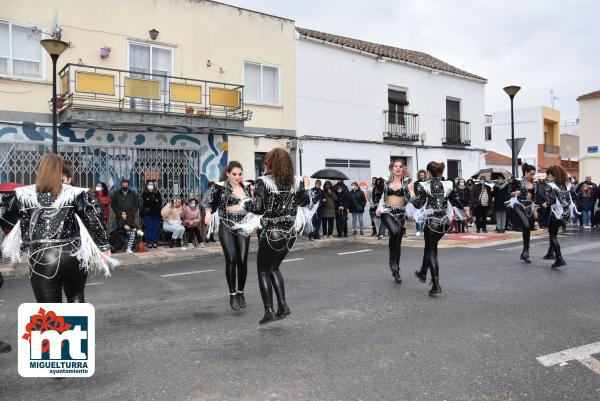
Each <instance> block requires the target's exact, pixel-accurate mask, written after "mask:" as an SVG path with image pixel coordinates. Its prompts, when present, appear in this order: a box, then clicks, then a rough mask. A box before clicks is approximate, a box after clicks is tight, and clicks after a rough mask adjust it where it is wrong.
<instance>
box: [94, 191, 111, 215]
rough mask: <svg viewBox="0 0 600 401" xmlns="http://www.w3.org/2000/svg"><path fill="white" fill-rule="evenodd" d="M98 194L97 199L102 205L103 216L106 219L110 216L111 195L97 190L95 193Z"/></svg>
mask: <svg viewBox="0 0 600 401" xmlns="http://www.w3.org/2000/svg"><path fill="white" fill-rule="evenodd" d="M94 195H95V196H96V200H97V201H98V203H99V204H100V205H102V218H103V219H104V220H105V221H106V220H108V217H109V216H110V210H108V206H109V205H110V195H108V194H106V195H105V194H103V193H101V192H96V193H95V194H94Z"/></svg>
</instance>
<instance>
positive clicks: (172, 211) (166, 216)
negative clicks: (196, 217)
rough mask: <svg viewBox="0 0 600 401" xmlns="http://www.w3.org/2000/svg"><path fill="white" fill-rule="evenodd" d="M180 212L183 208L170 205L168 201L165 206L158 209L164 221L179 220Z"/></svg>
mask: <svg viewBox="0 0 600 401" xmlns="http://www.w3.org/2000/svg"><path fill="white" fill-rule="evenodd" d="M182 212H183V209H182V208H181V207H175V206H171V204H170V203H168V204H167V205H166V206H165V207H163V208H162V210H161V211H160V215H161V217H162V219H163V221H166V222H170V221H179V220H181V213H182Z"/></svg>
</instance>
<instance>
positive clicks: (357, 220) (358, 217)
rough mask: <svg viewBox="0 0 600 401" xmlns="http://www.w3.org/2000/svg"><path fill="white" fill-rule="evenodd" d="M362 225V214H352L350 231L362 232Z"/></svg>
mask: <svg viewBox="0 0 600 401" xmlns="http://www.w3.org/2000/svg"><path fill="white" fill-rule="evenodd" d="M363 224H364V223H363V213H352V229H353V230H354V231H358V230H360V231H362V230H363V229H364V226H363Z"/></svg>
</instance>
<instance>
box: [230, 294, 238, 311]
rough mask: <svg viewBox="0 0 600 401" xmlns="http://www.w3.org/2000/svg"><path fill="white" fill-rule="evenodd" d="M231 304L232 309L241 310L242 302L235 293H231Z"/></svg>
mask: <svg viewBox="0 0 600 401" xmlns="http://www.w3.org/2000/svg"><path fill="white" fill-rule="evenodd" d="M229 306H231V309H232V310H234V311H236V312H237V311H239V310H240V304H239V302H238V299H237V297H236V296H235V295H229Z"/></svg>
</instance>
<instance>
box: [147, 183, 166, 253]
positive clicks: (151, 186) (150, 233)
mask: <svg viewBox="0 0 600 401" xmlns="http://www.w3.org/2000/svg"><path fill="white" fill-rule="evenodd" d="M162 206H163V205H162V195H161V194H160V192H159V191H158V188H156V184H155V183H154V181H148V183H147V184H146V189H145V190H144V192H142V218H143V220H144V227H146V243H147V244H148V248H156V247H157V246H158V232H159V230H160V217H161V216H160V210H161V209H162Z"/></svg>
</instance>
